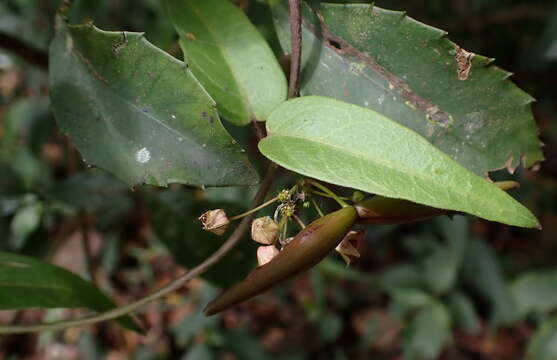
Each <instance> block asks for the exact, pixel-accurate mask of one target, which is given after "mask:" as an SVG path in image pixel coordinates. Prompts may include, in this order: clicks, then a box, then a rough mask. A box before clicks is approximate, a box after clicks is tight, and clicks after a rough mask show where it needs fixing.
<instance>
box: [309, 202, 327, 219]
mask: <svg viewBox="0 0 557 360" xmlns="http://www.w3.org/2000/svg"><path fill="white" fill-rule="evenodd" d="M311 203H312V204H313V207H315V210H317V213H318V214H319V216H321V217H323V216H325V214H323V211H322V210H321V208H320V207H319V205H317V202H316V201H315V199H314V198H311Z"/></svg>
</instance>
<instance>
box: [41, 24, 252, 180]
mask: <svg viewBox="0 0 557 360" xmlns="http://www.w3.org/2000/svg"><path fill="white" fill-rule="evenodd" d="M50 54H51V58H50V62H51V64H52V66H51V67H50V90H51V97H52V107H53V110H54V114H55V116H56V118H57V120H58V123H59V125H60V129H61V130H62V131H63V132H65V133H67V134H68V135H69V136H70V137H71V138H72V140H73V141H74V142H75V143H76V146H77V147H78V149H79V150H80V151H81V153H82V155H83V157H84V158H85V159H87V160H86V161H87V162H88V163H90V164H92V165H95V166H99V167H101V168H103V169H106V170H108V171H110V172H112V173H113V174H114V175H116V176H117V177H118V178H120V179H122V180H123V181H125V182H126V183H128V184H130V185H134V184H138V183H142V184H143V183H145V184H153V185H159V186H165V185H166V184H167V183H169V182H179V183H185V184H195V185H213V186H219V185H220V186H223V185H251V184H254V183H256V182H257V174H256V173H255V170H254V169H253V168H252V167H251V165H250V164H249V163H248V162H247V160H246V158H245V156H244V155H243V154H242V153H241V149H240V147H239V146H238V145H236V142H235V141H234V139H232V137H231V136H230V135H228V133H227V132H226V131H225V130H224V128H223V127H222V124H221V123H220V121H219V118H218V114H217V112H216V109H215V104H214V102H213V100H212V99H211V98H210V97H209V96H208V95H207V93H206V92H205V90H204V89H203V88H202V86H201V85H200V84H199V83H198V82H197V80H196V79H195V77H194V76H193V75H192V74H191V73H190V71H189V70H188V69H187V68H186V66H185V65H184V64H183V63H181V62H180V61H178V60H176V59H174V58H172V57H170V56H168V55H167V54H165V53H164V52H162V51H161V50H160V49H158V48H156V47H154V46H153V45H151V44H150V43H149V42H147V41H146V40H145V39H144V38H143V36H142V35H141V34H138V33H126V32H105V31H101V30H99V29H97V28H96V27H94V26H93V25H91V24H89V25H80V26H67V25H66V24H65V23H64V21H63V20H62V19H61V18H58V21H57V34H56V37H55V39H54V41H53V43H52V46H51V52H50ZM77 119H79V120H80V121H77Z"/></svg>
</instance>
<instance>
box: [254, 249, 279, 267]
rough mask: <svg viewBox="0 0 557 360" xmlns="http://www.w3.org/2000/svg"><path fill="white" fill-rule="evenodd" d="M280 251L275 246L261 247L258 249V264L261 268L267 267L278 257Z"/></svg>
mask: <svg viewBox="0 0 557 360" xmlns="http://www.w3.org/2000/svg"><path fill="white" fill-rule="evenodd" d="M278 253H279V250H278V249H277V248H276V246H275V245H268V246H260V247H258V248H257V263H258V264H259V266H261V265H265V264H266V263H268V262H269V261H271V260H272V259H273V258H274V257H275V256H277V255H278Z"/></svg>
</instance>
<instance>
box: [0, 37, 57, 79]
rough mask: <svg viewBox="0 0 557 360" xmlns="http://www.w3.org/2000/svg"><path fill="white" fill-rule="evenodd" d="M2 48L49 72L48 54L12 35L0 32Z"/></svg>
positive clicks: (0, 45)
mask: <svg viewBox="0 0 557 360" xmlns="http://www.w3.org/2000/svg"><path fill="white" fill-rule="evenodd" d="M0 48H4V49H6V50H8V51H9V52H11V53H13V54H15V55H17V56H19V57H20V58H21V59H23V60H25V61H26V62H28V63H29V64H31V65H35V66H37V67H38V68H40V69H41V70H44V71H48V54H47V53H46V52H44V51H42V50H39V49H37V48H35V47H34V46H32V45H29V44H27V43H25V42H23V41H21V40H20V39H18V38H16V37H14V36H12V35H9V34H6V33H4V32H0Z"/></svg>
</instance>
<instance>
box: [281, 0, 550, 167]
mask: <svg viewBox="0 0 557 360" xmlns="http://www.w3.org/2000/svg"><path fill="white" fill-rule="evenodd" d="M285 3H286V1H282V0H273V1H272V4H273V5H272V8H273V15H274V18H275V24H276V28H277V33H278V35H279V38H280V40H281V45H282V47H283V49H284V52H285V53H289V52H290V30H289V29H290V28H289V23H288V11H287V7H286V6H285ZM302 8H303V10H304V22H303V24H304V30H303V36H304V37H303V51H302V53H303V55H304V61H303V71H302V84H303V86H302V89H301V91H302V94H303V95H322V96H328V97H333V98H336V99H339V100H343V101H347V102H350V103H352V104H356V105H359V106H363V107H367V108H369V109H372V110H375V111H376V112H378V113H380V114H382V115H384V116H385V117H387V118H389V119H392V120H395V121H397V122H399V123H400V124H402V125H404V126H406V127H408V128H410V129H413V130H414V131H416V132H417V133H419V134H420V135H422V136H423V137H425V138H426V139H428V140H429V141H430V142H431V143H432V144H433V145H435V146H436V147H437V148H439V149H440V150H442V151H444V152H445V153H446V154H448V155H449V156H450V157H452V158H453V159H454V160H456V161H458V162H460V163H461V164H462V165H463V166H464V167H466V168H467V169H469V170H471V171H473V172H475V173H477V174H479V175H485V174H487V173H488V172H489V171H492V170H496V169H500V168H504V167H506V168H508V169H509V171H510V172H513V171H514V169H515V168H516V167H517V166H518V165H519V164H520V162H521V161H523V162H524V165H525V166H527V167H528V166H532V165H533V164H535V163H537V162H539V161H541V160H542V159H543V155H542V153H541V150H540V142H539V140H538V139H537V135H536V126H535V122H534V119H533V117H532V112H531V109H530V103H531V102H532V101H533V98H532V97H530V96H529V95H528V94H526V93H524V92H523V91H522V90H520V89H519V88H517V87H516V86H515V85H514V84H512V83H511V82H510V81H509V80H508V78H509V76H510V73H508V72H506V71H503V70H501V69H499V68H497V67H495V66H493V65H491V63H492V62H493V59H489V58H486V57H483V56H480V55H476V54H472V55H473V58H472V59H471V63H470V66H471V68H470V69H469V74H468V76H467V77H466V79H465V80H462V79H459V76H458V73H457V67H458V63H459V56H460V57H461V59H463V60H462V61H463V62H464V63H467V61H466V53H464V52H459V51H460V50H459V49H460V47H459V46H458V45H457V44H455V43H453V42H451V41H449V40H448V39H447V37H446V34H447V33H446V32H444V31H442V30H439V29H436V28H434V27H431V26H428V25H425V24H422V23H420V22H418V21H416V20H414V19H412V18H410V17H408V16H406V14H405V13H404V12H399V11H391V10H385V9H382V8H380V7H377V6H374V5H370V4H330V3H322V4H320V5H319V6H317V7H316V10H315V11H313V10H311V8H310V7H309V6H303V7H302Z"/></svg>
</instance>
